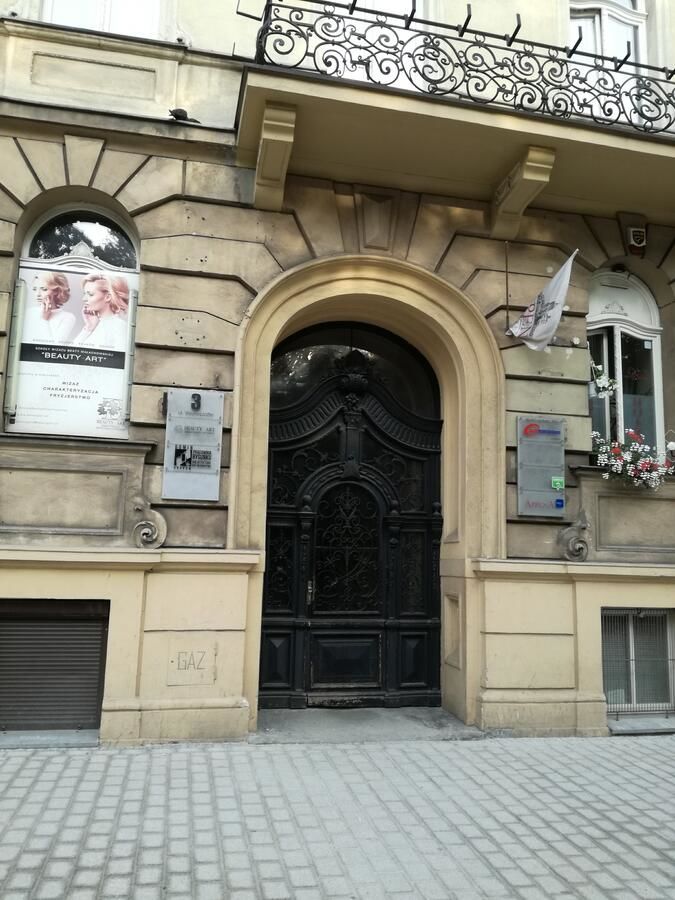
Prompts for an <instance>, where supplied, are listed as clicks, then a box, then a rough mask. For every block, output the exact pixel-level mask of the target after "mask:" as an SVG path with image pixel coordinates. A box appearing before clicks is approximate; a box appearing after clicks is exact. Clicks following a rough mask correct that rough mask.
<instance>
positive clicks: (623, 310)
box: [587, 272, 664, 451]
mask: <svg viewBox="0 0 675 900" xmlns="http://www.w3.org/2000/svg"><path fill="white" fill-rule="evenodd" d="M587 321H588V346H589V351H590V355H591V360H592V361H593V363H594V364H595V365H596V366H602V371H603V373H604V374H606V375H609V377H610V378H612V379H614V380H615V381H616V391H615V392H614V394H612V395H611V396H606V397H599V396H598V392H597V391H596V390H595V388H594V385H593V382H592V381H591V385H590V410H591V417H592V421H593V430H594V431H599V432H600V434H602V435H604V436H605V437H607V438H612V439H615V440H620V441H623V440H624V438H625V432H626V430H627V429H629V428H631V429H633V430H634V431H637V432H639V433H641V434H643V435H644V436H645V442H646V443H647V444H649V445H650V446H652V447H657V448H658V449H659V450H660V451H663V449H664V424H663V379H662V375H661V325H660V318H659V311H658V307H657V305H656V301H655V300H654V297H653V296H652V294H651V292H650V291H649V289H648V288H647V286H646V285H645V284H643V283H642V282H641V281H640V280H639V279H637V278H635V276H633V275H629V274H628V273H627V272H622V273H615V272H599V273H597V274H596V275H595V276H594V278H593V281H592V284H591V291H590V298H589V313H588V320H587Z"/></svg>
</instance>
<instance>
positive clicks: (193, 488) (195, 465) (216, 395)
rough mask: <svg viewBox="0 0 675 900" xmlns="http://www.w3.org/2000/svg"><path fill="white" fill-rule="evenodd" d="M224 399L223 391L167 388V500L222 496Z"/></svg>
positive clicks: (209, 498)
mask: <svg viewBox="0 0 675 900" xmlns="http://www.w3.org/2000/svg"><path fill="white" fill-rule="evenodd" d="M223 401H224V394H223V392H222V391H199V390H197V391H195V390H192V389H187V390H186V389H180V390H179V389H172V390H170V391H168V393H167V410H166V444H165V448H164V478H163V480H162V497H163V498H164V499H166V500H218V499H219V497H220V450H221V444H222V439H223Z"/></svg>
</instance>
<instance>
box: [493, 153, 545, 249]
mask: <svg viewBox="0 0 675 900" xmlns="http://www.w3.org/2000/svg"><path fill="white" fill-rule="evenodd" d="M554 162H555V150H549V149H547V148H546V147H528V148H527V152H526V153H525V155H524V156H523V158H522V159H521V160H520V162H518V163H516V165H515V166H514V167H513V169H511V171H510V172H509V174H508V175H507V176H506V178H504V180H503V181H502V182H501V183H500V185H499V187H498V188H497V190H496V191H495V195H494V197H493V199H492V208H491V235H492V237H494V238H498V239H499V240H503V241H508V240H512V239H513V238H515V237H516V235H517V234H518V229H519V228H520V223H521V219H522V216H523V213H524V212H525V210H526V209H527V207H528V206H529V205H530V204H531V203H532V201H533V200H534V198H535V197H536V196H537V195H538V194H539V193H541V191H543V190H544V188H545V187H546V185H547V184H548V182H549V179H550V178H551V172H552V171H553V164H554Z"/></svg>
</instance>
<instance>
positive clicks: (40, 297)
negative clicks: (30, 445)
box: [7, 257, 138, 438]
mask: <svg viewBox="0 0 675 900" xmlns="http://www.w3.org/2000/svg"><path fill="white" fill-rule="evenodd" d="M19 283H20V287H21V290H22V303H21V307H20V310H19V313H18V315H19V320H18V321H17V322H16V323H15V338H14V344H13V346H14V365H13V372H12V378H13V385H12V401H13V402H12V406H13V408H11V409H10V410H9V413H10V416H9V421H8V425H7V429H8V430H9V431H20V432H31V433H39V434H67V435H83V436H86V437H110V438H126V437H127V436H128V428H127V418H128V402H129V371H130V362H131V359H130V343H131V323H132V321H133V314H134V308H135V305H136V298H137V295H138V275H137V274H136V273H134V272H126V271H120V270H119V269H113V268H112V267H109V266H106V265H105V264H102V263H100V262H99V261H98V260H94V259H88V258H82V257H62V258H60V259H59V260H50V261H49V262H48V263H38V262H34V261H31V263H30V264H26V265H22V266H21V268H20V269H19Z"/></svg>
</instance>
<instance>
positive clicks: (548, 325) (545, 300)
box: [506, 250, 579, 350]
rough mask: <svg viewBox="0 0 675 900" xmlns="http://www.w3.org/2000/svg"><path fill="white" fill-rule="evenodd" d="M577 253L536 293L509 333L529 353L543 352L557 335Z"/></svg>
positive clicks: (508, 330) (576, 251)
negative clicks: (527, 349) (520, 339)
mask: <svg viewBox="0 0 675 900" xmlns="http://www.w3.org/2000/svg"><path fill="white" fill-rule="evenodd" d="M578 252H579V251H578V250H575V251H574V253H573V254H572V255H571V256H570V258H569V259H568V260H567V262H566V263H564V265H563V266H562V267H561V268H560V269H559V270H558V271H557V272H556V274H555V275H554V276H553V278H552V279H551V280H550V281H549V283H548V284H547V285H546V287H545V288H544V290H543V291H542V292H541V293H540V294H537V299H536V300H535V301H534V302H533V303H530V305H529V306H528V307H527V309H526V310H525V312H524V313H523V314H522V316H521V317H520V318H519V319H518V321H517V322H514V323H513V325H512V326H511V327H510V328H509V329H507V331H506V333H507V334H510V335H512V337H519V338H522V341H523V343H524V344H525V345H526V346H527V347H529V348H530V350H544V349H545V347H546V346H547V345H548V343H549V341H550V340H551V338H552V337H553V335H554V334H555V332H556V329H557V327H558V323H559V322H560V316H561V315H562V311H563V306H564V305H565V300H566V298H567V291H568V289H569V286H570V275H571V274H572V264H573V263H574V257H575V256H576V255H577V253H578Z"/></svg>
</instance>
